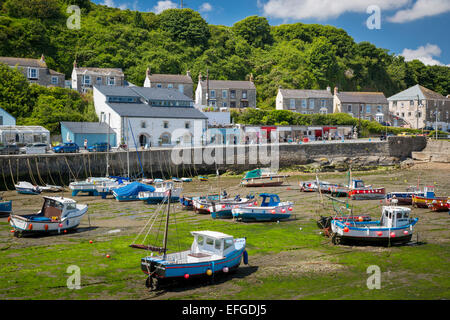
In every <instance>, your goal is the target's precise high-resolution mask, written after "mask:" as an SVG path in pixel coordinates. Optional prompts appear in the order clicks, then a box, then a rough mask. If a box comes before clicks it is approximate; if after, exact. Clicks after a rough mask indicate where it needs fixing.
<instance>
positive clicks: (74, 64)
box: [73, 59, 77, 69]
mask: <svg viewBox="0 0 450 320" xmlns="http://www.w3.org/2000/svg"><path fill="white" fill-rule="evenodd" d="M73 68H74V69H76V68H77V59H75V60H73Z"/></svg>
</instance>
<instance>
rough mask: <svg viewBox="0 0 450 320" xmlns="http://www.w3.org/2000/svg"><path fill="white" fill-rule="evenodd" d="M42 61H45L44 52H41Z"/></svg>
mask: <svg viewBox="0 0 450 320" xmlns="http://www.w3.org/2000/svg"><path fill="white" fill-rule="evenodd" d="M41 62H45V57H44V54H41Z"/></svg>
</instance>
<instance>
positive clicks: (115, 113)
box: [94, 86, 208, 148]
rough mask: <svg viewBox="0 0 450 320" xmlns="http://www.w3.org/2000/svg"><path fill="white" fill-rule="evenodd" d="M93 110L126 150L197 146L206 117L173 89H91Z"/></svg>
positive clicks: (105, 87) (205, 123) (204, 126)
mask: <svg viewBox="0 0 450 320" xmlns="http://www.w3.org/2000/svg"><path fill="white" fill-rule="evenodd" d="M94 105H95V111H96V113H97V115H98V116H99V119H100V121H103V122H106V123H109V125H110V127H111V129H112V130H114V132H115V133H116V136H117V143H121V142H123V143H127V141H128V143H127V144H128V145H129V146H130V148H133V147H134V146H135V142H136V145H137V147H146V146H171V145H176V144H178V143H181V144H189V143H194V144H199V143H200V141H201V136H202V134H203V132H204V131H205V130H206V128H207V120H208V118H207V117H206V116H205V115H204V114H202V113H201V112H200V111H199V110H197V109H195V108H194V102H193V101H192V99H190V98H188V97H187V96H185V95H184V94H182V93H181V92H179V91H178V90H175V89H162V88H142V87H112V86H94Z"/></svg>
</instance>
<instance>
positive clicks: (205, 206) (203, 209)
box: [192, 194, 226, 214]
mask: <svg viewBox="0 0 450 320" xmlns="http://www.w3.org/2000/svg"><path fill="white" fill-rule="evenodd" d="M223 199H226V197H223V196H221V195H220V194H210V195H207V196H201V197H193V198H192V207H193V208H194V211H195V212H196V213H200V214H209V213H210V212H209V205H210V204H211V202H218V201H221V200H223Z"/></svg>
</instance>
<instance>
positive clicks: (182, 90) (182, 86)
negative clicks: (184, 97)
mask: <svg viewBox="0 0 450 320" xmlns="http://www.w3.org/2000/svg"><path fill="white" fill-rule="evenodd" d="M178 91H180V92H181V93H184V84H179V85H178Z"/></svg>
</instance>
